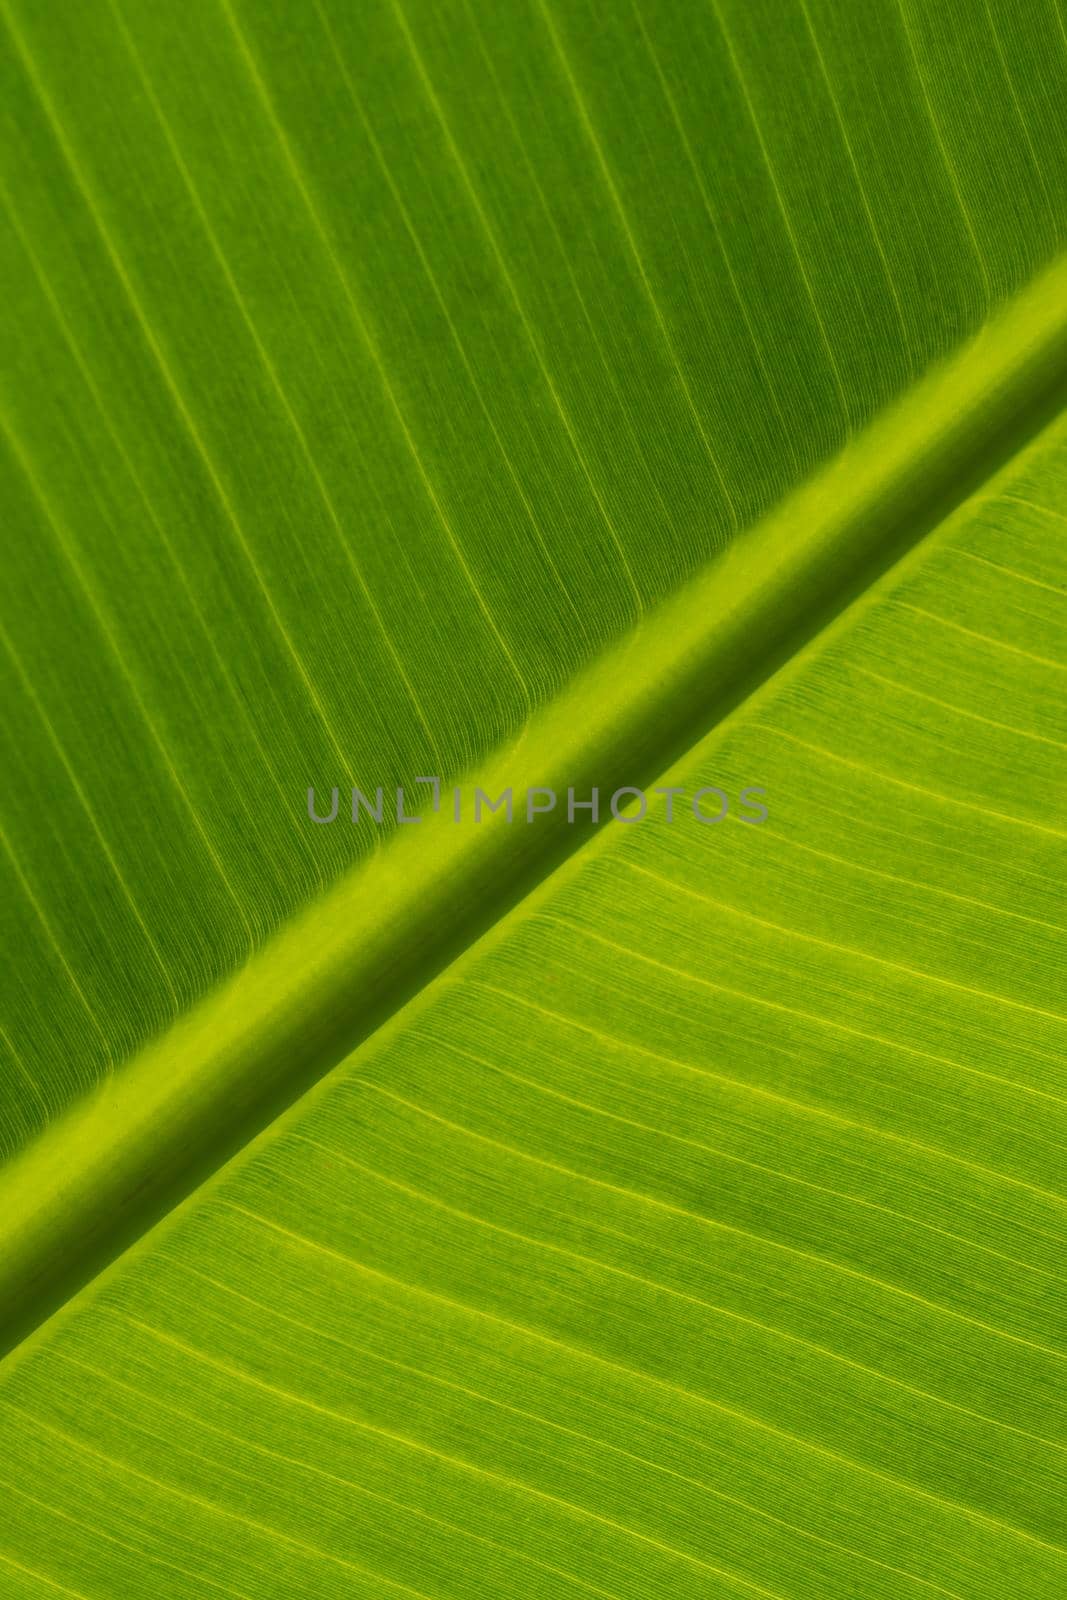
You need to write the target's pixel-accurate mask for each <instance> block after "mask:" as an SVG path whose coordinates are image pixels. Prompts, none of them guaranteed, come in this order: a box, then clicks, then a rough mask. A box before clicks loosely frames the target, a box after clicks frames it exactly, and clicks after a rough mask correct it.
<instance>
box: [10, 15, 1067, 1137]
mask: <svg viewBox="0 0 1067 1600" xmlns="http://www.w3.org/2000/svg"><path fill="white" fill-rule="evenodd" d="M0 16H2V19H3V27H2V36H3V48H2V50H0V73H2V89H3V105H4V119H5V134H6V137H5V139H4V141H3V147H4V158H3V167H2V171H0V190H2V193H0V203H2V206H3V210H4V216H5V220H6V223H7V226H6V228H5V229H4V241H3V246H2V250H3V254H2V256H0V281H2V286H3V298H4V303H5V305H6V306H7V307H8V308H9V310H8V314H7V315H6V316H5V317H4V319H3V341H4V343H3V351H2V361H0V382H2V389H0V433H2V435H3V440H2V444H0V454H2V465H0V471H2V473H3V493H4V496H5V510H6V513H7V525H8V526H9V528H10V529H11V530H12V543H13V546H14V549H15V552H16V554H15V559H14V560H12V561H10V562H8V563H7V564H6V570H5V573H4V579H5V582H4V594H3V596H2V598H0V626H2V630H3V631H2V635H0V637H2V641H3V650H2V652H0V659H2V662H3V668H2V670H3V672H4V681H5V690H6V697H7V698H8V699H9V700H10V701H11V704H12V709H11V713H10V716H9V717H8V718H7V719H6V722H5V727H4V730H3V735H2V736H3V739H4V747H3V754H2V759H3V764H4V770H5V774H7V775H9V782H8V784H7V785H6V786H5V792H4V796H3V801H2V806H3V815H2V835H0V837H2V839H3V843H4V849H3V852H2V853H0V872H2V873H3V882H2V890H3V905H4V935H5V941H6V942H8V943H9V944H10V946H11V947H12V948H13V949H14V950H15V951H16V952H17V956H18V959H17V960H16V961H15V962H14V963H12V964H10V966H9V968H8V970H6V971H5V974H4V985H3V996H2V1012H3V1026H4V1038H5V1039H6V1040H7V1041H8V1042H7V1043H6V1044H5V1045H4V1047H3V1057H2V1060H3V1066H2V1069H0V1071H2V1074H3V1079H2V1081H3V1088H4V1094H3V1100H2V1106H0V1145H2V1148H3V1149H4V1150H5V1151H8V1152H10V1151H14V1150H16V1149H18V1148H20V1147H21V1146H23V1145H24V1144H25V1143H26V1142H27V1141H28V1140H29V1139H30V1138H31V1137H32V1136H33V1135H34V1134H35V1133H36V1132H38V1131H39V1130H40V1129H41V1128H42V1127H44V1126H45V1125H46V1124H47V1123H48V1122H49V1121H50V1120H51V1119H52V1118H53V1117H54V1116H55V1115H57V1114H58V1113H59V1112H60V1111H61V1110H62V1109H63V1108H64V1107H65V1106H66V1105H68V1104H69V1103H70V1102H71V1101H72V1100H74V1099H75V1098H77V1097H78V1096H79V1095H80V1094H81V1093H82V1092H84V1090H85V1089H86V1088H87V1087H89V1086H90V1085H91V1084H92V1083H93V1082H94V1081H95V1080H96V1079H97V1078H99V1077H100V1076H102V1075H104V1074H106V1072H107V1071H108V1070H109V1069H110V1068H111V1067H112V1066H114V1065H118V1064H121V1062H122V1061H123V1060H124V1059H125V1058H127V1057H129V1056H130V1055H131V1054H133V1053H134V1052H135V1051H137V1050H138V1049H139V1048H140V1047H141V1046H142V1045H143V1044H144V1043H145V1042H146V1040H148V1039H150V1038H152V1037H153V1036H158V1035H160V1034H161V1033H163V1032H164V1031H165V1029H166V1028H167V1026H168V1024H169V1023H170V1022H171V1021H172V1020H173V1019H174V1018H175V1017H176V1016H178V1015H180V1014H182V1013H184V1012H185V1011H187V1010H188V1009H189V1008H190V1007H191V1006H192V1005H193V1004H194V1003H195V1002H196V1001H197V1000H198V999H199V998H200V997H201V996H203V995H204V994H205V993H206V992H207V991H208V990H210V989H211V988H212V987H213V986H214V985H216V984H217V983H218V982H219V981H220V980H221V979H223V978H225V977H226V976H227V975H228V974H230V973H232V972H233V971H234V970H235V969H236V968H237V967H239V966H240V965H241V963H242V962H244V961H245V960H246V959H247V958H248V956H249V955H250V954H251V953H253V952H255V951H256V950H258V949H260V948H261V947H262V945H263V944H264V942H265V941H266V940H267V939H268V938H269V936H270V935H271V933H272V932H274V931H275V930H276V929H277V928H278V927H279V926H280V925H281V924H282V923H284V922H285V921H287V920H288V919H289V918H290V917H291V916H292V915H293V913H294V912H295V911H296V910H298V909H299V908H300V907H301V906H303V905H304V904H305V903H306V902H307V901H308V900H309V899H311V898H313V897H314V896H315V895H316V894H317V893H318V892H319V891H320V890H321V889H322V888H324V887H325V886H327V885H329V884H330V883H332V882H334V881H336V880H337V879H338V877H339V876H340V875H341V874H342V873H343V872H344V871H345V869H346V868H348V867H350V866H351V865H352V864H353V862H354V861H355V860H356V859H357V858H358V857H359V856H360V854H361V853H365V852H367V851H368V850H370V849H373V848H374V844H375V841H374V840H373V839H371V838H368V836H367V835H365V834H360V833H358V832H357V831H355V830H347V831H346V830H342V829H329V830H327V829H315V828H313V827H311V826H310V825H309V824H308V822H307V819H306V816H305V814H304V796H305V794H306V790H307V787H308V785H309V784H316V785H318V786H319V787H320V788H325V789H328V788H329V787H330V786H331V785H332V784H333V783H335V782H336V783H339V784H341V785H342V786H344V785H350V784H351V783H353V782H357V783H359V784H361V785H362V786H364V787H369V788H371V789H373V788H374V787H375V786H376V785H377V784H378V783H379V782H380V783H382V784H383V785H384V786H385V787H386V788H387V789H389V788H390V787H392V786H393V785H395V784H396V783H398V782H404V783H407V784H408V785H409V786H410V784H411V782H412V781H413V779H414V778H415V777H416V776H417V775H420V774H424V773H426V772H427V771H430V770H437V771H440V772H441V774H442V775H444V776H449V775H454V774H457V773H459V772H461V771H463V770H465V769H467V768H469V767H471V766H472V765H474V764H475V763H477V762H478V761H479V760H481V759H482V758H484V757H485V756H486V754H487V753H488V752H490V751H492V750H493V749H495V748H497V747H498V746H499V745H500V743H501V741H502V740H504V739H506V738H507V737H509V736H511V735H513V734H516V733H517V732H518V731H519V730H520V729H521V728H522V727H523V726H524V725H525V724H526V721H527V719H528V717H529V716H530V714H531V712H532V711H533V710H535V709H536V708H537V707H539V706H541V705H543V704H544V703H545V702H546V701H548V700H550V699H551V697H552V696H553V694H554V693H555V691H556V690H557V689H558V688H559V687H560V686H561V685H562V684H564V683H565V682H567V681H568V680H569V679H570V678H571V677H572V676H573V674H574V673H575V671H576V670H577V669H578V668H579V667H580V666H582V665H583V664H585V663H587V662H588V661H590V660H591V659H593V658H594V657H596V655H597V654H598V652H599V651H600V650H601V649H602V648H603V647H604V646H605V645H606V644H607V643H608V642H610V641H612V640H614V639H616V638H617V637H618V636H619V635H620V634H621V633H622V632H623V631H624V630H625V629H626V628H627V627H629V626H630V625H631V624H633V623H634V622H635V620H636V619H638V618H639V617H641V616H642V615H643V614H644V613H646V612H647V611H648V609H649V608H650V607H651V606H653V605H654V603H655V602H656V601H657V600H660V599H662V598H663V597H664V596H665V595H667V594H668V593H670V592H671V591H673V590H675V589H676V588H677V587H678V586H679V585H680V584H681V583H682V582H683V581H684V580H685V579H686V577H687V576H689V575H691V574H692V573H693V572H694V571H696V570H698V569H700V568H701V567H703V566H704V565H705V564H706V563H707V561H708V560H709V558H711V557H712V556H714V555H715V554H716V553H717V552H719V551H721V550H722V548H723V546H724V545H725V544H726V542H727V541H728V540H729V539H730V538H731V537H732V536H733V534H734V533H735V532H736V531H737V530H743V529H744V528H745V527H747V526H748V525H749V524H751V523H752V522H753V521H754V520H755V519H756V518H757V517H758V516H759V515H760V514H761V513H762V512H764V511H765V510H766V509H767V508H768V507H769V506H772V505H773V504H775V503H776V502H777V501H778V500H779V499H780V497H781V496H782V495H783V494H784V493H785V492H786V491H787V490H788V489H789V488H790V487H792V486H794V485H796V484H797V483H799V482H801V481H803V480H804V479H805V477H806V476H807V475H808V474H809V473H810V472H811V471H812V469H813V468H814V467H816V466H817V465H818V464H819V463H820V462H823V461H825V460H826V459H827V458H829V457H830V456H832V455H833V454H834V453H835V451H837V450H838V449H839V448H840V446H841V445H842V443H843V442H844V441H845V440H846V438H847V437H848V436H849V435H850V434H852V433H855V432H857V431H858V430H860V429H861V428H862V427H863V425H864V424H865V423H866V422H867V421H868V420H869V419H870V418H871V417H872V416H874V415H875V414H877V413H878V411H879V410H880V409H881V408H882V407H883V406H884V405H885V404H886V403H887V402H889V401H891V400H892V399H893V398H894V397H895V396H897V395H899V394H901V393H902V392H904V390H905V389H906V388H907V386H908V385H909V383H911V381H912V380H913V379H915V378H916V377H917V376H919V375H920V374H922V373H923V372H925V371H926V370H927V369H928V367H929V366H930V364H931V362H932V361H934V360H935V359H936V358H938V357H940V356H942V355H944V354H946V353H948V352H950V351H952V350H954V349H955V348H956V347H957V346H958V345H959V344H960V342H961V340H963V339H964V338H965V337H967V336H968V335H969V334H971V333H973V332H974V331H975V330H976V329H977V328H978V327H980V326H981V324H982V322H983V320H984V319H985V318H986V317H987V316H988V315H990V314H991V313H992V312H993V311H995V309H996V308H997V306H998V305H1000V304H1001V303H1002V302H1003V301H1004V300H1005V299H1006V298H1007V297H1008V296H1010V295H1011V294H1013V292H1015V291H1016V290H1018V289H1019V288H1020V287H1021V286H1023V285H1025V284H1026V283H1027V282H1028V281H1030V280H1031V279H1032V278H1033V276H1034V275H1035V274H1036V273H1037V272H1038V270H1039V269H1040V268H1041V266H1042V265H1043V264H1045V263H1047V262H1048V261H1050V260H1051V259H1052V258H1053V257H1054V256H1055V255H1056V253H1057V251H1058V250H1059V249H1061V248H1062V244H1063V228H1064V218H1065V216H1067V204H1065V201H1067V193H1065V188H1067V178H1065V174H1064V170H1063V163H1062V160H1060V159H1059V158H1058V152H1060V151H1062V149H1063V148H1064V146H1065V135H1067V128H1065V126H1064V116H1065V113H1064V107H1065V106H1067V93H1065V92H1064V90H1065V87H1067V81H1065V80H1067V71H1065V69H1067V49H1065V45H1064V32H1063V21H1062V17H1061V16H1060V14H1059V11H1058V10H1057V7H1056V5H1055V4H1054V0H1034V3H1033V4H1027V5H1026V6H1024V7H1022V8H1021V10H1020V8H1019V7H1018V6H1017V5H1013V4H1008V0H988V3H983V4H982V5H980V6H963V7H961V8H959V9H958V10H957V9H956V8H950V9H948V10H946V9H945V8H944V7H933V6H925V5H919V4H916V3H915V0H871V3H865V4H864V5H863V6H847V7H842V6H840V5H837V4H832V3H831V0H758V3H755V4H753V3H752V0H744V3H742V0H708V3H707V4H706V5H691V6H686V7H685V8H683V9H682V10H679V9H678V8H677V7H676V6H672V5H669V4H667V3H666V0H632V3H628V4H624V5H620V6H612V7H608V8H606V9H605V8H604V7H602V6H599V5H595V4H592V3H591V0H565V3H561V0H509V4H508V5H507V6H505V7H504V8H503V9H502V10H500V9H499V8H498V9H494V8H491V7H485V6H483V5H479V4H477V3H476V0H447V3H446V4H443V5H438V4H434V5H430V4H427V3H425V0H371V3H368V4H361V5H359V6H342V5H340V4H336V3H335V0H295V3H292V4H286V5H285V6H284V7H274V6H269V5H256V4H250V3H244V0H192V3H191V4H190V5H188V6H182V7H181V8H180V9H179V8H176V7H173V6H167V5H162V6H155V7H146V6H144V5H137V4H135V3H133V0H86V3H84V4H79V5H78V6H76V7H73V8H72V7H64V6H59V7H57V6H44V7H42V6H39V5H34V4H30V3H28V0H3V4H2V5H0ZM87 64H90V66H87ZM870 666H871V669H872V670H880V669H879V668H878V667H877V664H876V663H871V664H870ZM886 675H887V676H892V672H891V671H888V670H887V673H886ZM927 692H930V691H929V686H928V687H927Z"/></svg>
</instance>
